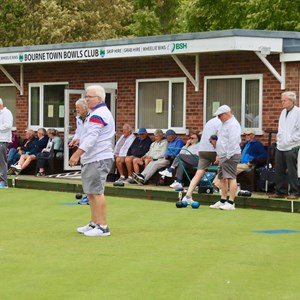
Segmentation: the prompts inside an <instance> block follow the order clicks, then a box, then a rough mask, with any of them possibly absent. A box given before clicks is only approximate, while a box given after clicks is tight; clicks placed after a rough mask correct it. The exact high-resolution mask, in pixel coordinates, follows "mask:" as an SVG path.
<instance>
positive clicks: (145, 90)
mask: <svg viewBox="0 0 300 300" xmlns="http://www.w3.org/2000/svg"><path fill="white" fill-rule="evenodd" d="M168 84H169V83H168V81H160V82H158V81H155V82H139V83H138V127H139V128H140V127H145V128H167V127H168V95H169V93H168ZM157 99H161V100H162V112H156V100H157Z"/></svg>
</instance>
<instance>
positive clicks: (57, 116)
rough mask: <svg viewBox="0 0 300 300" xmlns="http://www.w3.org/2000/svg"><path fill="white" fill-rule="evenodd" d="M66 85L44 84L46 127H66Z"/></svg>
mask: <svg viewBox="0 0 300 300" xmlns="http://www.w3.org/2000/svg"><path fill="white" fill-rule="evenodd" d="M64 91H65V86H64V85H45V86H44V125H43V126H44V127H54V128H58V127H64V117H63V114H62V112H63V108H64Z"/></svg>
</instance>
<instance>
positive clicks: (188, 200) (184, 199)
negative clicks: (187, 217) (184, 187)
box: [182, 196, 195, 205]
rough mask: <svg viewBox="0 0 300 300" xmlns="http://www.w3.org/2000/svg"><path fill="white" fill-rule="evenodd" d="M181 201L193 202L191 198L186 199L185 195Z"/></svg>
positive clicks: (190, 203)
mask: <svg viewBox="0 0 300 300" xmlns="http://www.w3.org/2000/svg"><path fill="white" fill-rule="evenodd" d="M182 201H186V202H187V203H188V204H189V205H192V203H193V202H195V201H194V200H193V199H192V198H189V199H187V197H186V196H184V197H183V198H182Z"/></svg>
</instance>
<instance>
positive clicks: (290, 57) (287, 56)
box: [280, 53, 300, 62]
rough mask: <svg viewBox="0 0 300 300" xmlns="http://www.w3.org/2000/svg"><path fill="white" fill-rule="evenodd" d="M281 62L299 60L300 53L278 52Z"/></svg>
mask: <svg viewBox="0 0 300 300" xmlns="http://www.w3.org/2000/svg"><path fill="white" fill-rule="evenodd" d="M280 61H281V62H293V61H300V53H282V54H280Z"/></svg>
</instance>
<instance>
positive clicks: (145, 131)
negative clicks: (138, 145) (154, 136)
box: [138, 127, 147, 134]
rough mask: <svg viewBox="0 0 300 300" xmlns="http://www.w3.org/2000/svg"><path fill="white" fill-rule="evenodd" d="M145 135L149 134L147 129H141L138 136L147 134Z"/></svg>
mask: <svg viewBox="0 0 300 300" xmlns="http://www.w3.org/2000/svg"><path fill="white" fill-rule="evenodd" d="M145 133H147V130H146V128H143V127H142V128H140V129H139V132H138V134H145Z"/></svg>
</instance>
